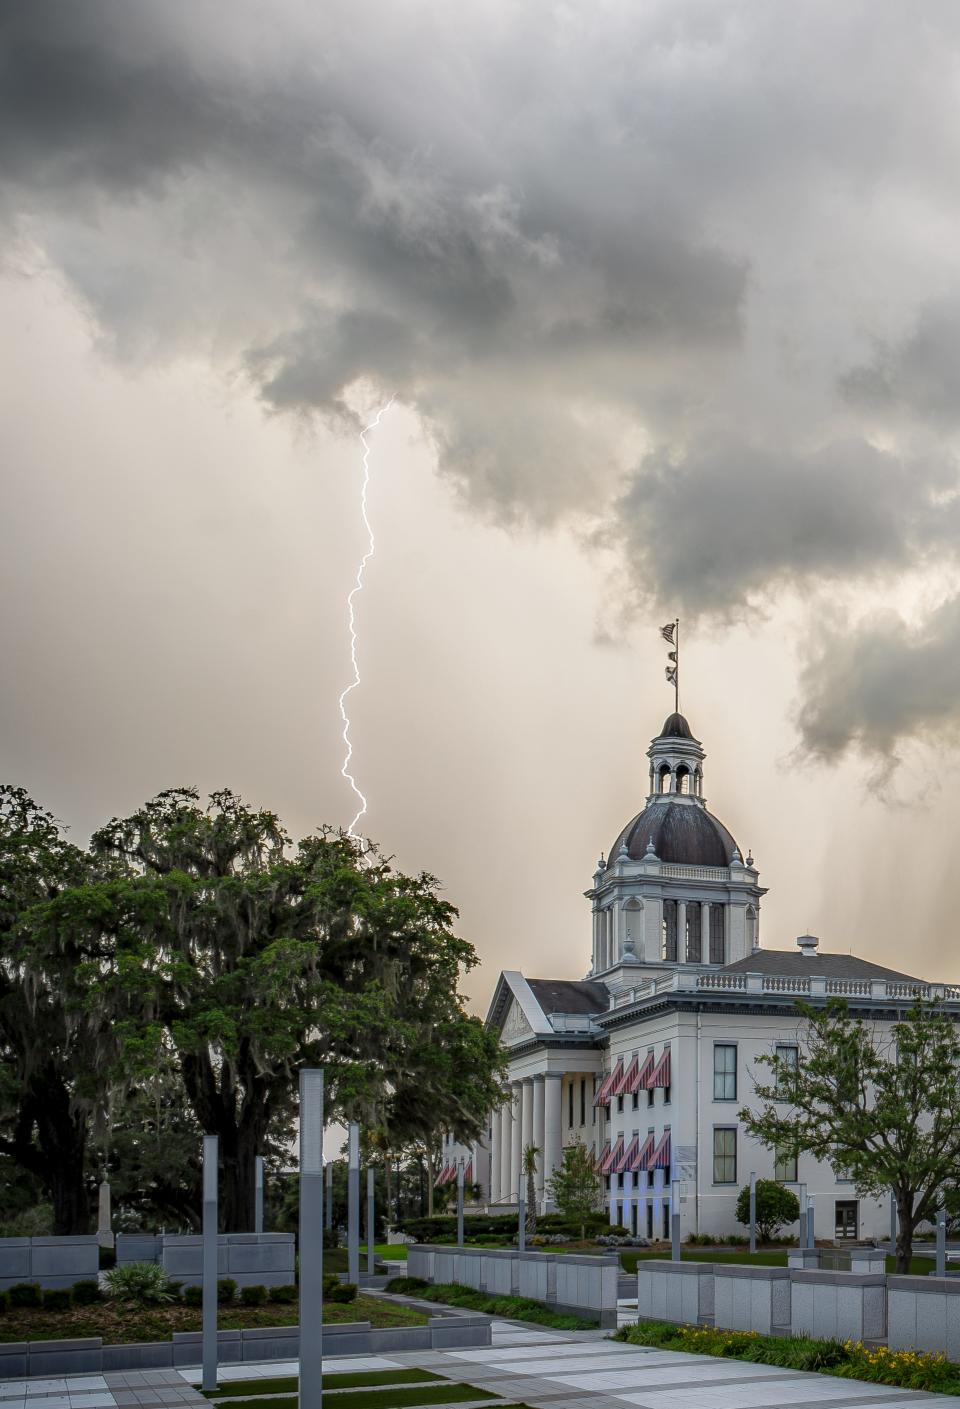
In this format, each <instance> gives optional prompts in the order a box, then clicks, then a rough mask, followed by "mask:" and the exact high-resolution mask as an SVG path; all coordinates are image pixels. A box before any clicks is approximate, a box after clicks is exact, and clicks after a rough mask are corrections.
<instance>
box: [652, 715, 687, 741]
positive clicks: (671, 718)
mask: <svg viewBox="0 0 960 1409" xmlns="http://www.w3.org/2000/svg"><path fill="white" fill-rule="evenodd" d="M658 738H661V739H692V738H693V733H692V731H691V729H690V725H689V724H688V723H687V721H686V719H684V717H683V715H682V714H671V715H668V717H667V718H666V719H665V720H664V722H663V728H662V729H661V730H660V733H659V735H658Z"/></svg>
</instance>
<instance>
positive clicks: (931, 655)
mask: <svg viewBox="0 0 960 1409" xmlns="http://www.w3.org/2000/svg"><path fill="white" fill-rule="evenodd" d="M804 686H805V690H804V702H803V705H802V707H801V709H800V711H799V716H798V723H799V727H800V737H801V740H802V742H803V744H804V746H805V747H806V748H807V749H808V750H809V752H810V753H812V754H814V755H815V756H817V757H820V758H823V759H825V760H827V761H829V760H832V759H834V758H836V757H837V756H839V755H841V754H843V753H844V752H845V751H846V750H847V749H849V748H851V747H854V746H856V747H859V748H860V749H861V750H862V751H864V752H866V753H868V754H873V755H875V756H877V757H878V758H879V759H881V760H884V761H886V762H887V763H892V762H893V761H895V759H896V752H897V749H898V747H900V746H901V745H902V744H903V743H904V742H905V741H906V740H908V739H910V738H912V737H915V736H917V737H920V738H927V739H930V738H933V737H935V736H939V737H941V738H942V737H946V738H947V739H948V740H949V741H950V742H951V743H956V741H957V739H958V738H960V597H953V598H951V599H950V600H948V601H946V602H945V603H944V604H943V605H942V606H940V607H939V608H938V609H937V610H936V611H934V612H932V613H931V614H930V615H929V617H928V618H927V619H926V620H925V621H924V622H923V624H922V626H920V627H911V626H908V625H907V624H906V623H905V622H904V621H903V620H902V619H901V618H900V617H899V616H896V615H895V614H893V613H878V614H876V615H874V616H871V617H869V618H867V619H866V620H865V621H863V622H861V623H859V624H858V625H857V626H856V627H854V628H852V629H850V628H845V627H843V626H842V625H841V624H839V623H836V622H835V623H833V624H832V625H831V626H830V627H829V628H828V629H827V630H825V631H823V632H818V634H817V637H816V638H815V640H814V642H813V643H812V644H811V649H810V654H809V657H808V660H807V663H806V667H805V671H804Z"/></svg>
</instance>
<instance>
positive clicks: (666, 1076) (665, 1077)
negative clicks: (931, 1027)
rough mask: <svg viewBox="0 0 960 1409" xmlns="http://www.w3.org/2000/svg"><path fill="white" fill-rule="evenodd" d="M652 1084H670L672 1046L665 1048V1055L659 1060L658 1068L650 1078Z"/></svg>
mask: <svg viewBox="0 0 960 1409" xmlns="http://www.w3.org/2000/svg"><path fill="white" fill-rule="evenodd" d="M650 1085H651V1086H669V1085H670V1048H669V1047H665V1048H664V1049H663V1056H662V1057H661V1058H660V1060H659V1062H657V1069H656V1071H655V1072H654V1073H653V1076H652V1077H651V1078H650Z"/></svg>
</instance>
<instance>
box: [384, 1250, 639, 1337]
mask: <svg viewBox="0 0 960 1409" xmlns="http://www.w3.org/2000/svg"><path fill="white" fill-rule="evenodd" d="M407 1272H408V1274H409V1276H411V1277H422V1278H423V1280H424V1281H425V1282H437V1283H444V1282H455V1283H457V1284H458V1285H460V1286H465V1287H473V1288H475V1289H477V1290H478V1291H483V1292H486V1293H488V1295H490V1296H524V1297H529V1298H530V1299H531V1300H533V1301H541V1302H543V1303H545V1304H546V1305H547V1306H554V1307H556V1308H557V1310H563V1311H569V1312H571V1313H572V1314H574V1315H580V1316H583V1317H593V1318H595V1319H596V1320H598V1321H599V1323H600V1325H601V1326H603V1327H612V1326H616V1324H617V1281H618V1278H619V1274H620V1264H619V1259H618V1258H617V1257H616V1256H613V1255H611V1256H609V1257H582V1256H576V1255H572V1254H571V1255H569V1256H566V1255H564V1254H558V1253H542V1252H525V1253H522V1254H521V1252H520V1251H519V1249H518V1248H453V1247H432V1246H429V1245H427V1244H423V1243H414V1244H411V1246H410V1247H409V1248H408V1249H407Z"/></svg>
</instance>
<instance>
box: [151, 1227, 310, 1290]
mask: <svg viewBox="0 0 960 1409" xmlns="http://www.w3.org/2000/svg"><path fill="white" fill-rule="evenodd" d="M294 1258H295V1248H294V1236H293V1234H292V1233H221V1234H220V1236H219V1237H218V1239H217V1276H218V1277H232V1278H233V1280H234V1281H235V1282H236V1284H237V1286H238V1287H253V1286H263V1287H280V1286H289V1285H291V1284H292V1283H293V1282H294V1281H295V1274H294ZM160 1263H161V1266H162V1267H163V1270H164V1272H166V1274H167V1276H168V1277H172V1278H174V1279H175V1280H176V1281H178V1282H182V1283H183V1284H184V1286H187V1287H199V1286H201V1285H202V1282H203V1239H202V1238H201V1237H200V1235H199V1233H197V1234H187V1235H182V1234H169V1233H167V1234H162V1235H161V1237H160Z"/></svg>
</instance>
